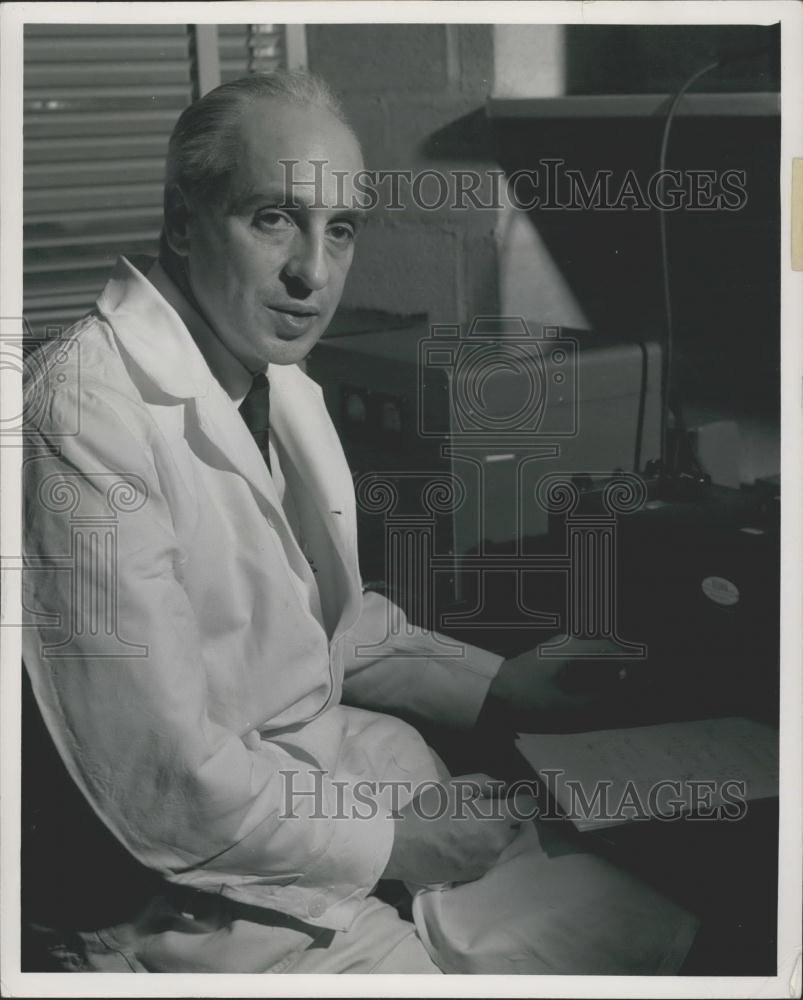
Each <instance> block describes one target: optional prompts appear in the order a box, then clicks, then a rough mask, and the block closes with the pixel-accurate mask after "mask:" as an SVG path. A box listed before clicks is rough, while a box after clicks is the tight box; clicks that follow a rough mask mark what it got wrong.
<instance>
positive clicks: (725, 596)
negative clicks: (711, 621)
mask: <svg viewBox="0 0 803 1000" xmlns="http://www.w3.org/2000/svg"><path fill="white" fill-rule="evenodd" d="M702 588H703V593H704V594H705V596H706V597H707V598H708V599H709V600H711V601H714V603H715V604H724V605H731V604H738V603H739V588H738V587H737V586H736V584H735V583H731V581H730V580H726V579H725V577H724V576H707V577H706V578H705V579H704V580H703V582H702Z"/></svg>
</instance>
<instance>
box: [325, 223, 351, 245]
mask: <svg viewBox="0 0 803 1000" xmlns="http://www.w3.org/2000/svg"><path fill="white" fill-rule="evenodd" d="M327 233H328V235H329V237H330V238H331V239H332V240H334V242H335V243H351V242H352V240H353V239H354V236H355V233H354V226H352V225H350V224H349V223H348V222H338V223H336V224H335V225H332V226H329V228H328V229H327Z"/></svg>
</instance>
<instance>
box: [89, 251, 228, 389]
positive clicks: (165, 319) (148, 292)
mask: <svg viewBox="0 0 803 1000" xmlns="http://www.w3.org/2000/svg"><path fill="white" fill-rule="evenodd" d="M148 263H149V264H150V263H152V262H151V261H149V262H148ZM96 304H97V308H98V311H99V312H100V313H101V314H102V315H103V316H104V317H105V318H106V320H107V321H108V322H109V324H110V325H111V327H112V329H113V330H114V332H115V334H116V335H117V338H118V340H119V341H120V342H121V343H122V345H123V347H124V348H125V351H126V353H127V354H128V355H129V356H130V357H131V359H132V360H133V361H134V363H135V364H136V365H137V367H138V368H139V369H140V370H141V372H142V374H143V375H144V376H145V377H146V378H147V379H148V380H149V381H150V382H151V383H152V384H153V385H154V386H155V387H156V388H157V389H158V390H159V391H160V392H162V393H165V394H166V395H168V396H172V397H173V398H175V399H192V398H198V397H202V396H206V394H207V393H208V391H209V385H210V382H211V381H212V375H211V372H210V370H209V366H208V365H207V363H206V361H205V360H204V357H203V354H202V353H201V351H200V349H199V348H198V346H197V345H196V343H195V342H194V340H193V339H192V337H191V336H190V333H189V330H188V329H187V327H186V326H185V324H184V323H183V322H182V320H181V317H180V316H179V315H178V313H177V312H176V310H175V308H174V307H173V306H172V305H171V304H170V303H169V302H168V301H167V300H166V299H165V298H164V296H162V295H161V294H160V293H159V292H158V291H157V290H156V288H155V287H154V286H153V285H152V284H151V282H150V281H148V279H147V278H146V277H145V275H144V274H143V273H142V272H141V271H140V270H138V269H137V268H136V267H135V266H134V265H133V264H132V263H131V262H130V261H129V260H127V259H126V258H125V257H119V258H118V259H117V264H116V265H115V268H114V270H113V271H112V275H111V277H110V278H109V281H108V282H107V284H106V287H105V288H104V289H103V291H102V292H101V294H100V296H99V298H98V300H97V303H96Z"/></svg>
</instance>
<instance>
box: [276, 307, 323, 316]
mask: <svg viewBox="0 0 803 1000" xmlns="http://www.w3.org/2000/svg"><path fill="white" fill-rule="evenodd" d="M268 308H269V309H272V310H273V311H274V312H278V313H283V314H284V315H286V316H302V317H304V316H306V317H309V316H317V315H318V313H319V310H318V309H311V308H305V307H304V306H268Z"/></svg>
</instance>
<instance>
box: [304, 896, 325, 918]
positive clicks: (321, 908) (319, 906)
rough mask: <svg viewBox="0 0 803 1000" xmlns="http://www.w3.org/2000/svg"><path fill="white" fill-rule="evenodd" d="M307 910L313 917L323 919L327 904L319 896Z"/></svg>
mask: <svg viewBox="0 0 803 1000" xmlns="http://www.w3.org/2000/svg"><path fill="white" fill-rule="evenodd" d="M307 909H308V912H309V915H310V916H311V917H322V916H323V915H324V913H326V903H325V902H324V901H323V900H322V899H321V898H320V896H317V897H316V898H315V899H313V900H312V902H311V903H310V904H309V907H308V908H307Z"/></svg>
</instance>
